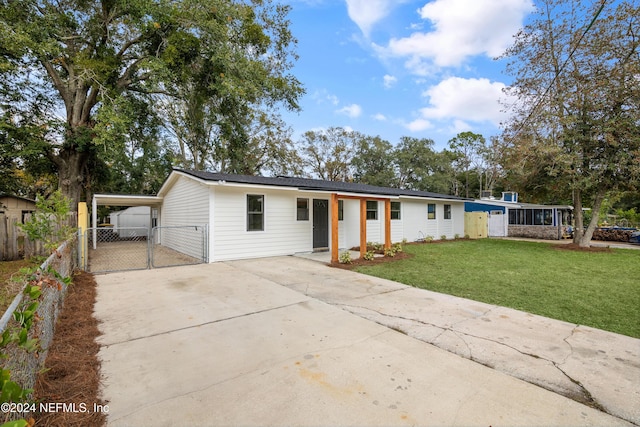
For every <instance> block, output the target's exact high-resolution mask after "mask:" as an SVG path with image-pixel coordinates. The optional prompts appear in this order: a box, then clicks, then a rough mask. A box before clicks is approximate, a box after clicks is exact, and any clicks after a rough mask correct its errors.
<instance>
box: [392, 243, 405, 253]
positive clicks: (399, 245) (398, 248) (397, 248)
mask: <svg viewBox="0 0 640 427" xmlns="http://www.w3.org/2000/svg"><path fill="white" fill-rule="evenodd" d="M392 248H393V250H394V251H396V253H399V252H402V251H404V248H403V247H402V243H396V244H395V245H393V246H392Z"/></svg>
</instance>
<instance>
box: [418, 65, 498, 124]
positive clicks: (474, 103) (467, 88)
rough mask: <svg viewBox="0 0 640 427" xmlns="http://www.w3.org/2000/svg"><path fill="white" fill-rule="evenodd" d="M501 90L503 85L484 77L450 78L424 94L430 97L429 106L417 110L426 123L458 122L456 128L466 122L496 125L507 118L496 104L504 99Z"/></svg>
mask: <svg viewBox="0 0 640 427" xmlns="http://www.w3.org/2000/svg"><path fill="white" fill-rule="evenodd" d="M504 87H505V84H504V83H501V82H491V81H489V80H488V79H485V78H482V79H463V78H460V77H449V78H448V79H445V80H443V81H441V82H440V83H438V84H437V85H435V86H432V87H430V88H429V89H428V90H426V91H425V92H424V93H423V96H425V97H427V98H429V104H430V106H429V107H427V108H422V109H421V110H420V114H421V117H422V118H423V119H425V120H429V119H431V120H433V119H457V120H460V123H458V124H457V125H456V126H457V127H463V126H464V125H466V122H468V121H471V122H489V123H492V124H493V125H494V126H499V125H500V122H502V121H504V120H505V119H506V114H505V113H504V112H502V111H501V104H500V102H499V100H500V99H504V98H505V95H504V94H503V93H502V89H504ZM463 121H464V122H463Z"/></svg>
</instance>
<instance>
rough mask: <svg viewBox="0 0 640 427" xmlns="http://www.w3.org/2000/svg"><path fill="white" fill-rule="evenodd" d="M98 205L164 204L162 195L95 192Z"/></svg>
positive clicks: (95, 201) (94, 198)
mask: <svg viewBox="0 0 640 427" xmlns="http://www.w3.org/2000/svg"><path fill="white" fill-rule="evenodd" d="M93 201H94V204H96V205H101V206H104V205H107V206H158V205H160V204H162V197H158V196H145V195H128V194H94V195H93Z"/></svg>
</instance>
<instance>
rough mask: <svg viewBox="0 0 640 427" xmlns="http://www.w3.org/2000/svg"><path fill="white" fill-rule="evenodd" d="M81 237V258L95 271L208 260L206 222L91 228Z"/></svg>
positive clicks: (186, 263) (86, 265)
mask: <svg viewBox="0 0 640 427" xmlns="http://www.w3.org/2000/svg"><path fill="white" fill-rule="evenodd" d="M80 239H81V245H80V252H79V257H78V258H79V261H78V262H79V264H80V265H81V266H82V268H83V269H84V270H86V271H89V272H92V273H107V272H114V271H125V270H142V269H147V268H151V267H168V266H177V265H189V264H199V263H203V262H207V247H208V244H207V227H206V225H193V226H174V227H154V228H153V229H151V230H149V229H148V228H146V227H127V228H123V227H119V228H117V229H114V228H89V229H87V230H86V232H85V233H84V234H83V235H81V236H80Z"/></svg>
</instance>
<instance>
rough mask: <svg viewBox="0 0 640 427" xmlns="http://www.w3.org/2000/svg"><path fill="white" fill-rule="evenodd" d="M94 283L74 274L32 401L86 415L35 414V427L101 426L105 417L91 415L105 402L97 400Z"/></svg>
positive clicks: (97, 377) (84, 275)
mask: <svg viewBox="0 0 640 427" xmlns="http://www.w3.org/2000/svg"><path fill="white" fill-rule="evenodd" d="M95 301H96V282H95V279H94V278H93V275H91V274H89V273H85V272H79V273H76V274H75V275H74V277H73V284H72V285H71V286H70V287H69V290H68V293H67V296H66V299H65V303H64V306H63V308H62V311H61V312H60V315H59V317H58V322H57V324H56V330H55V335H54V338H53V342H52V343H51V346H50V347H49V352H48V354H47V359H46V362H45V370H44V371H43V372H42V373H40V375H39V376H38V379H37V381H36V385H35V387H34V399H35V400H36V401H37V402H43V403H63V404H75V405H69V406H75V408H83V407H85V408H86V412H84V411H82V410H77V411H76V412H65V411H63V410H59V411H57V410H56V411H55V412H48V413H36V414H33V417H34V419H35V421H36V423H35V425H36V426H78V427H80V426H104V425H105V424H106V415H105V414H104V413H102V412H93V408H94V404H99V405H104V404H105V403H106V402H104V401H102V400H100V399H99V398H98V393H99V386H100V362H99V361H98V351H99V350H100V346H99V345H98V344H97V343H96V338H97V337H98V336H99V335H100V331H99V330H98V321H97V320H96V319H95V318H94V317H93V306H94V303H95Z"/></svg>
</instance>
